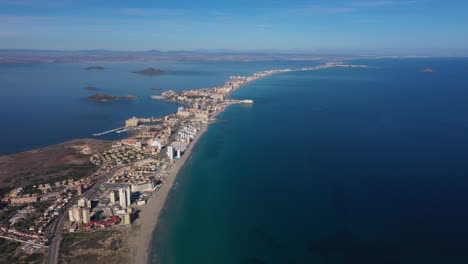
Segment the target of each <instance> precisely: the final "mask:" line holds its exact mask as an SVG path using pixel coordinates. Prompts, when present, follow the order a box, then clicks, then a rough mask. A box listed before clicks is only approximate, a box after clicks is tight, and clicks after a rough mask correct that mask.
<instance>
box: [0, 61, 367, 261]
mask: <svg viewBox="0 0 468 264" xmlns="http://www.w3.org/2000/svg"><path fill="white" fill-rule="evenodd" d="M340 67H367V66H365V65H349V64H344V63H327V64H325V65H320V66H316V67H311V68H301V69H281V70H270V71H262V72H257V73H254V74H252V75H250V76H247V77H243V76H231V77H230V78H229V80H228V81H227V82H225V83H224V84H223V85H220V86H216V87H212V88H206V89H199V90H188V91H183V92H175V91H172V90H169V91H165V92H163V93H162V94H161V95H154V96H152V98H153V99H156V100H167V101H171V102H176V103H178V104H181V105H184V106H181V107H179V108H178V110H177V112H176V113H174V114H170V115H168V116H164V117H151V118H139V117H133V118H130V119H128V120H126V121H125V127H121V128H118V129H113V130H110V131H105V132H103V133H98V135H102V134H105V133H121V132H124V131H125V132H129V133H130V134H131V136H130V137H128V138H126V139H123V140H118V141H114V142H112V144H111V146H110V147H109V148H106V149H105V150H102V151H95V150H93V149H92V148H84V149H82V150H81V151H82V152H83V153H85V154H86V155H89V160H90V162H91V163H92V164H93V165H94V166H95V171H94V172H93V173H92V174H90V175H85V176H84V177H70V178H66V179H59V180H56V181H50V180H49V181H47V182H41V183H37V184H32V185H27V186H21V187H15V188H13V189H11V190H9V191H8V192H7V193H5V194H3V197H2V199H1V206H0V208H1V210H0V237H1V238H4V239H7V240H10V241H16V242H20V243H21V244H22V246H21V250H22V251H23V252H25V254H34V253H37V252H42V253H44V254H46V258H47V262H48V263H58V255H59V250H60V243H61V240H62V237H63V236H64V235H65V234H77V233H89V232H97V231H100V230H120V229H129V228H131V227H132V225H134V224H139V225H142V226H144V227H145V226H148V227H151V229H150V230H146V231H145V232H146V233H147V234H146V235H145V236H144V237H145V238H144V239H143V243H146V244H147V245H146V247H147V246H148V244H149V242H150V241H146V240H147V239H150V238H148V237H149V236H150V235H151V231H152V230H153V229H154V225H155V224H156V223H157V222H152V223H150V224H148V223H145V221H146V220H145V219H144V217H145V215H146V216H147V217H149V218H151V217H154V216H156V218H157V216H158V214H159V213H160V211H161V209H162V205H163V204H164V200H165V199H166V196H167V193H168V191H169V190H170V188H171V186H172V185H173V183H174V179H175V177H176V175H177V173H178V170H179V169H180V167H181V166H182V165H183V164H184V162H185V160H186V158H187V156H189V155H190V151H191V148H192V147H193V145H195V143H196V141H197V140H198V138H199V137H200V136H201V135H202V134H203V133H204V132H205V131H206V130H207V127H208V125H209V124H210V123H212V122H215V121H216V116H217V115H218V114H219V113H221V112H222V111H223V110H224V109H225V108H226V107H227V106H229V105H231V104H253V103H254V102H253V101H252V100H249V99H246V100H234V99H230V95H231V93H232V92H234V91H235V90H236V89H238V88H240V87H242V86H244V85H246V84H248V83H250V82H253V81H255V80H258V79H260V78H264V77H266V76H270V75H273V74H278V73H284V72H292V71H312V70H319V69H327V68H340ZM155 200H157V203H158V206H155V204H151V203H152V202H154V201H155ZM148 212H151V213H148ZM155 221H156V220H155ZM148 234H149V236H148ZM145 252H146V248H143V249H137V250H136V253H135V258H140V259H141V260H144V258H145V257H147V256H145V255H144V254H145Z"/></svg>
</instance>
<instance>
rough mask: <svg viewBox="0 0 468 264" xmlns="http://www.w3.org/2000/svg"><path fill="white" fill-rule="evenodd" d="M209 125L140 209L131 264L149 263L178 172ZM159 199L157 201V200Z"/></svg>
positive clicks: (132, 240) (131, 246) (132, 243)
mask: <svg viewBox="0 0 468 264" xmlns="http://www.w3.org/2000/svg"><path fill="white" fill-rule="evenodd" d="M227 106H229V105H226V107H224V108H222V109H220V110H218V111H217V112H215V113H213V114H212V116H211V118H216V117H217V116H218V115H219V114H221V113H223V112H224V111H225V110H226V109H227ZM209 125H210V123H207V124H203V125H202V127H201V129H200V131H199V132H198V134H197V135H196V136H195V138H194V139H193V141H192V142H191V144H190V145H189V146H188V147H187V150H186V151H185V154H184V155H183V156H182V157H181V158H180V159H179V160H178V161H177V162H175V163H173V164H172V165H171V167H170V169H169V170H168V176H167V177H166V180H165V181H164V184H163V185H162V187H161V188H160V189H159V190H158V192H157V193H155V195H153V196H152V197H151V199H150V200H149V201H148V203H146V204H145V205H144V208H142V209H141V212H140V215H139V217H138V219H136V220H135V225H137V227H138V230H136V234H134V235H133V236H132V237H131V239H130V241H129V243H128V244H129V247H130V248H132V249H133V250H134V253H135V254H134V259H133V260H134V262H133V263H149V257H150V253H151V245H152V244H153V234H154V232H155V231H156V228H157V227H158V223H159V217H160V215H161V213H162V211H163V210H164V208H165V206H166V201H167V198H168V196H169V193H170V192H171V190H172V187H173V186H174V184H175V183H176V179H177V176H178V175H179V171H180V170H181V169H182V168H183V167H184V165H185V164H186V161H187V160H188V159H189V158H190V157H191V154H192V150H193V148H194V147H195V146H196V144H197V143H198V141H199V140H200V138H201V137H202V136H203V135H204V134H205V132H206V131H208V126H209ZM158 198H159V199H158Z"/></svg>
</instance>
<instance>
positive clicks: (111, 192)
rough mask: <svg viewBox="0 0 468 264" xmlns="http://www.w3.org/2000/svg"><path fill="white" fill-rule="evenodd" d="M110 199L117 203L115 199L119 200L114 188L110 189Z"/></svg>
mask: <svg viewBox="0 0 468 264" xmlns="http://www.w3.org/2000/svg"><path fill="white" fill-rule="evenodd" d="M109 199H110V202H111V203H113V204H115V201H116V200H117V199H116V197H115V192H114V190H110V191H109Z"/></svg>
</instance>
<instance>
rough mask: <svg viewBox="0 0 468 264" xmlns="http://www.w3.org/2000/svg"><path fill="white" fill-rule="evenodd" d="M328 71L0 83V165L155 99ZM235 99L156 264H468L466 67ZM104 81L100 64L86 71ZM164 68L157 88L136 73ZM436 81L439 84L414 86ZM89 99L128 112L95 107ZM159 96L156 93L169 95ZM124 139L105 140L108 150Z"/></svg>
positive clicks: (179, 190) (194, 163) (5, 72)
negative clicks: (96, 92) (236, 81)
mask: <svg viewBox="0 0 468 264" xmlns="http://www.w3.org/2000/svg"><path fill="white" fill-rule="evenodd" d="M320 63H321V62H313V61H312V62H311V61H305V62H304V61H290V62H274V61H273V62H222V63H221V62H220V63H105V64H102V66H105V67H107V68H108V69H106V70H104V71H85V70H83V68H84V67H86V66H92V65H90V64H34V65H15V66H2V67H0V89H1V92H2V96H0V119H1V120H2V127H1V132H0V135H2V137H0V154H7V153H14V152H18V151H22V150H27V149H32V148H36V147H39V146H47V145H50V144H55V143H60V142H63V141H65V140H69V139H74V138H81V137H88V136H90V135H91V134H92V133H95V132H100V131H103V130H107V129H109V128H114V127H118V126H121V125H122V124H123V122H124V120H125V119H126V118H129V117H132V116H162V115H166V114H168V113H171V112H174V111H175V110H176V108H177V105H175V104H172V103H167V102H163V101H157V100H152V99H150V98H149V96H150V95H151V94H156V93H160V92H162V91H152V90H149V88H151V87H162V88H164V90H168V89H174V90H177V91H181V90H189V89H198V88H205V87H211V86H214V85H218V84H221V83H223V82H224V81H226V80H227V78H228V76H230V75H238V74H240V75H247V74H250V73H253V72H256V71H260V70H268V69H278V68H300V67H305V66H315V65H318V64H320ZM353 63H356V64H358V63H359V64H367V65H369V66H372V67H371V68H368V69H327V70H321V71H313V72H291V73H284V74H278V75H274V76H270V77H267V78H265V79H262V80H258V81H257V82H254V83H251V84H249V85H247V86H244V87H242V88H241V89H239V90H238V91H236V92H235V93H234V94H233V97H234V98H239V99H243V98H248V99H253V100H254V101H255V102H256V103H255V104H254V105H233V106H231V107H229V108H228V109H227V111H226V112H224V113H223V114H222V115H220V116H219V119H220V122H217V123H215V124H212V125H211V126H210V129H209V130H208V132H207V133H206V134H205V135H204V136H203V137H202V138H201V140H200V141H199V143H198V144H197V146H196V147H195V149H194V151H193V155H192V157H191V159H190V160H189V161H188V162H187V164H186V166H184V168H183V169H182V171H181V173H180V175H179V177H178V178H177V182H176V185H175V187H174V189H173V190H172V192H171V194H170V196H169V199H168V203H167V205H166V208H165V210H164V212H163V215H162V217H161V221H160V225H159V226H158V228H157V230H156V231H155V232H154V240H153V244H152V245H151V247H152V252H151V257H150V262H151V263H163V264H186V263H188V264H192V263H204V264H205V263H206V264H211V263H213V264H218V263H226V264H229V263H252V264H275V263H287V264H292V263H297V264H299V263H317V264H322V263H325V264H335V263H346V264H348V263H353V264H354V263H357V264H361V263H362V264H367V263H372V264H374V263H383V264H390V263H451V264H452V263H455V264H457V263H468V224H467V223H468V195H467V193H468V162H467V160H468V103H467V102H468V72H467V71H468V59H466V58H451V59H381V60H365V61H354V62H353ZM93 65H95V64H93ZM147 67H155V68H161V69H169V70H173V72H172V73H169V74H166V75H160V76H153V77H148V76H139V75H134V74H131V73H129V72H131V71H135V70H139V69H144V68H147ZM426 67H430V68H434V69H436V70H437V72H435V73H420V72H419V70H421V69H423V68H426ZM83 86H96V87H97V88H98V89H101V90H100V92H105V93H109V94H112V95H127V94H136V95H140V96H141V97H140V98H139V99H136V100H134V101H115V102H93V101H88V100H86V99H84V98H85V97H86V96H89V95H91V94H93V91H85V90H83V89H82V87H83ZM164 90H163V91H164ZM114 137H115V134H113V135H109V136H108V137H106V138H114Z"/></svg>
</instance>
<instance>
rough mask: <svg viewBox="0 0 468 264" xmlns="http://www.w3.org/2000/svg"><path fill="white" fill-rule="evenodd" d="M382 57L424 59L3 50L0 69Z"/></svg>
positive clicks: (294, 53) (270, 52)
mask: <svg viewBox="0 0 468 264" xmlns="http://www.w3.org/2000/svg"><path fill="white" fill-rule="evenodd" d="M382 57H421V56H375V55H346V54H345V53H343V54H339V53H338V54H336V53H335V54H334V53H332V52H329V53H327V52H319V53H318V52H316V53H314V52H311V51H273V50H258V51H234V50H196V51H160V50H148V51H113V50H100V49H99V50H75V51H61V50H14V49H0V65H8V64H29V63H54V62H82V63H87V62H88V63H93V62H155V61H161V62H178V61H179V62H188V61H260V60H345V59H357V58H382Z"/></svg>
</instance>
